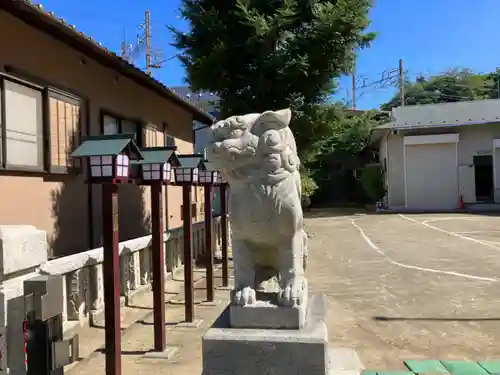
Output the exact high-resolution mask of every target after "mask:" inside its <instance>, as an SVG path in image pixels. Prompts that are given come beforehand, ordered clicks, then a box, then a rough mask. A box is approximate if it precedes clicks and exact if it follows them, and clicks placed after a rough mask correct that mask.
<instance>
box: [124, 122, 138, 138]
mask: <svg viewBox="0 0 500 375" xmlns="http://www.w3.org/2000/svg"><path fill="white" fill-rule="evenodd" d="M138 128H139V127H138V126H137V123H136V122H134V121H128V120H122V133H123V134H135V137H136V138H135V139H136V140H137V130H138Z"/></svg>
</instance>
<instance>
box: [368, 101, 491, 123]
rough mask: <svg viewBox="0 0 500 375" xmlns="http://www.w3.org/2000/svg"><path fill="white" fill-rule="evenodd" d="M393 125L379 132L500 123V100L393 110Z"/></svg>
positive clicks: (405, 107)
mask: <svg viewBox="0 0 500 375" xmlns="http://www.w3.org/2000/svg"><path fill="white" fill-rule="evenodd" d="M391 118H392V122H390V123H387V124H384V125H381V126H378V127H377V128H376V129H380V130H384V129H411V128H428V127H443V126H463V125H475V124H487V123H494V122H500V99H488V100H471V101H464V102H455V103H439V104H423V105H415V106H403V107H396V108H393V109H392V112H391Z"/></svg>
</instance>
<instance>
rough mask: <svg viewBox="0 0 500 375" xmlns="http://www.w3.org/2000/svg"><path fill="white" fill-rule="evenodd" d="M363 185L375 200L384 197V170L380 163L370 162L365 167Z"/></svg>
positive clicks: (362, 175)
mask: <svg viewBox="0 0 500 375" xmlns="http://www.w3.org/2000/svg"><path fill="white" fill-rule="evenodd" d="M361 185H362V186H363V189H364V190H365V192H366V194H367V195H368V197H369V198H370V199H371V200H372V201H373V202H377V201H379V200H380V199H382V198H383V197H384V195H385V187H384V172H383V171H382V167H381V166H380V164H368V165H366V166H365V168H363V171H362V172H361Z"/></svg>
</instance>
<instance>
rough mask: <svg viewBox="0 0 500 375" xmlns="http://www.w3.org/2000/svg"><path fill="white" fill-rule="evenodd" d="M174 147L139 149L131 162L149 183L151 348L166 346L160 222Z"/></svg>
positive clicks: (162, 234)
mask: <svg viewBox="0 0 500 375" xmlns="http://www.w3.org/2000/svg"><path fill="white" fill-rule="evenodd" d="M175 150H176V147H147V148H142V149H141V152H142V155H143V157H144V158H143V159H142V160H139V161H136V162H134V163H133V164H134V165H139V166H140V168H141V170H140V183H141V184H142V185H149V186H151V228H152V229H151V237H152V238H151V247H152V249H151V250H152V263H153V317H154V350H155V351H156V352H164V351H165V350H166V349H167V337H166V332H165V246H164V242H165V241H164V233H165V228H164V223H163V209H162V206H163V200H162V187H163V185H168V184H169V183H170V179H171V174H172V172H171V168H172V166H173V167H176V166H178V161H177V157H176V156H175V153H174V151H175Z"/></svg>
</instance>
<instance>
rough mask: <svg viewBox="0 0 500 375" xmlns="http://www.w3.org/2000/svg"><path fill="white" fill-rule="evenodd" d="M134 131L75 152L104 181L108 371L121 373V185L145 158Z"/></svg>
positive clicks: (93, 178) (88, 142)
mask: <svg viewBox="0 0 500 375" xmlns="http://www.w3.org/2000/svg"><path fill="white" fill-rule="evenodd" d="M133 138H134V136H133V135H128V134H117V135H102V136H90V137H87V138H86V139H85V140H84V141H83V142H82V144H81V145H80V146H79V147H78V148H77V149H76V150H75V151H74V152H73V153H72V154H71V157H72V158H84V159H86V160H87V162H88V163H87V164H88V180H87V182H88V183H94V184H101V185H102V197H101V198H102V235H103V252H104V261H103V274H104V279H105V280H106V282H105V283H104V317H105V345H106V375H121V331H120V329H121V325H120V258H119V253H118V246H119V233H118V186H119V185H120V184H123V183H129V182H132V179H131V168H130V160H134V159H135V160H139V159H142V158H143V157H142V154H141V152H140V150H139V148H138V147H137V145H136V144H135V142H134V140H133Z"/></svg>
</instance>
